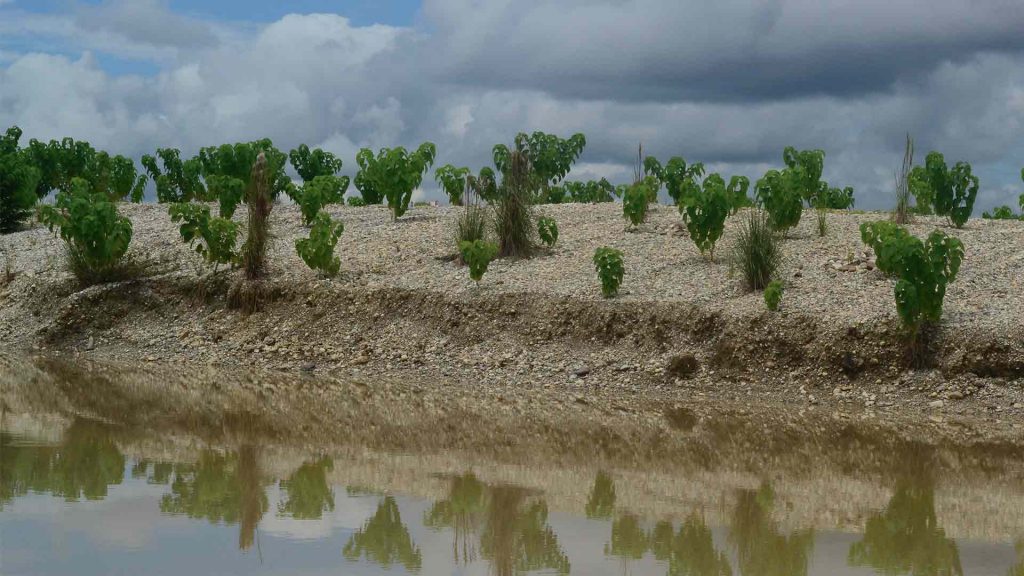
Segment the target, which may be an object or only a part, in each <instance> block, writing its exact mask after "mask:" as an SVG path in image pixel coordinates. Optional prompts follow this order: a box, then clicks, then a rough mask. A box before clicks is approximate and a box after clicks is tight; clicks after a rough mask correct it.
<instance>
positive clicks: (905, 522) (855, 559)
mask: <svg viewBox="0 0 1024 576" xmlns="http://www.w3.org/2000/svg"><path fill="white" fill-rule="evenodd" d="M849 563H850V565H851V566H870V567H872V568H874V569H875V570H877V571H879V572H882V573H884V574H892V575H897V574H908V575H912V576H954V575H956V576H962V575H963V573H964V571H963V568H962V567H961V565H960V552H959V550H958V549H957V545H956V542H954V541H953V540H952V539H951V538H947V537H946V532H945V530H943V529H942V527H941V526H939V522H938V520H937V519H936V517H935V487H934V484H933V482H932V481H931V475H930V474H929V473H928V472H927V471H924V472H923V473H918V474H914V475H907V476H904V477H902V478H900V479H899V480H898V481H897V484H896V490H895V492H894V493H893V495H892V498H890V499H889V504H888V506H886V507H885V510H883V511H882V512H879V513H877V514H873V515H872V516H871V517H870V518H868V521H867V524H866V525H865V527H864V538H863V539H862V540H861V541H860V542H856V543H854V544H853V545H852V546H850V554H849ZM1011 573H1012V572H1011Z"/></svg>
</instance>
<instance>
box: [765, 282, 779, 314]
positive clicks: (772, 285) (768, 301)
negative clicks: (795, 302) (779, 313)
mask: <svg viewBox="0 0 1024 576" xmlns="http://www.w3.org/2000/svg"><path fill="white" fill-rule="evenodd" d="M781 301H782V282H779V281H778V280H772V281H771V282H769V283H768V286H766V287H765V289H764V303H765V305H766V306H768V309H769V310H771V311H772V312H775V311H776V310H778V309H779V302H781Z"/></svg>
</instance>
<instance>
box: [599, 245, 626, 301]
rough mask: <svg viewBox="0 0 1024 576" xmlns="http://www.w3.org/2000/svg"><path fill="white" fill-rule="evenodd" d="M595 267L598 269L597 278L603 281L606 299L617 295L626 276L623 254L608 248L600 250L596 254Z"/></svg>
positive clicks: (603, 291) (602, 286)
mask: <svg viewBox="0 0 1024 576" xmlns="http://www.w3.org/2000/svg"><path fill="white" fill-rule="evenodd" d="M594 267H595V268H596V269H597V277H598V278H599V279H600V280H601V294H604V297H605V298H612V297H614V296H615V295H617V294H618V293H619V286H621V285H622V277H623V276H625V274H626V268H625V266H624V265H623V263H622V252H620V251H619V250H616V249H614V248H609V247H607V246H603V247H601V248H598V249H597V250H596V251H595V252H594Z"/></svg>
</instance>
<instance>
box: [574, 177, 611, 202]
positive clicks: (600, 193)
mask: <svg viewBox="0 0 1024 576" xmlns="http://www.w3.org/2000/svg"><path fill="white" fill-rule="evenodd" d="M561 188H562V189H563V190H564V192H565V193H568V195H569V199H570V200H571V201H572V202H576V203H580V204H597V203H600V202H612V201H614V200H615V198H616V197H618V195H619V193H618V191H617V190H616V189H615V186H612V184H611V182H609V181H608V180H607V179H605V178H601V179H600V180H597V181H594V180H589V181H587V182H566V183H565V184H564V185H563V186H562V187H561Z"/></svg>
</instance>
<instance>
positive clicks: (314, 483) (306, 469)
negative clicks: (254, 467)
mask: <svg viewBox="0 0 1024 576" xmlns="http://www.w3.org/2000/svg"><path fill="white" fill-rule="evenodd" d="M333 468H334V462H333V461H332V460H331V459H330V458H326V457H324V458H320V459H318V460H316V461H315V462H305V463H303V464H302V466H299V468H298V469H297V470H295V471H294V472H292V473H291V475H290V476H288V478H286V479H283V480H281V481H280V482H278V486H279V487H280V488H281V491H282V492H283V493H284V494H285V498H283V499H282V500H281V501H279V502H278V503H277V513H278V515H279V516H285V517H291V518H296V519H299V520H319V519H320V518H322V517H323V514H324V512H332V511H334V490H333V489H331V485H330V484H328V483H327V472H328V471H330V470H332V469H333Z"/></svg>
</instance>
